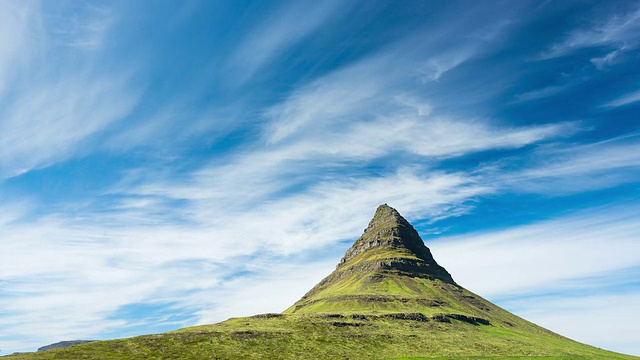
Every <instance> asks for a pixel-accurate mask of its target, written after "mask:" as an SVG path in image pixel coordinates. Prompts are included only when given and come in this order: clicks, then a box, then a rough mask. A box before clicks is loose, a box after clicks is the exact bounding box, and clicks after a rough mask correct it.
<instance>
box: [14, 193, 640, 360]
mask: <svg viewBox="0 0 640 360" xmlns="http://www.w3.org/2000/svg"><path fill="white" fill-rule="evenodd" d="M532 358H535V359H565V360H569V359H576V360H577V359H583V360H585V359H594V360H595V359H598V360H600V359H612V360H615V359H620V360H622V359H629V360H630V359H640V358H638V357H633V356H627V355H621V354H616V353H612V352H608V351H604V350H601V349H597V348H594V347H591V346H588V345H584V344H580V343H578V342H575V341H572V340H570V339H567V338H564V337H562V336H560V335H557V334H554V333H552V332H550V331H548V330H546V329H544V328H541V327H539V326H537V325H535V324H532V323H530V322H528V321H526V320H524V319H522V318H520V317H518V316H516V315H514V314H511V313H509V312H508V311H506V310H503V309H501V308H500V307H498V306H496V305H494V304H492V303H490V302H489V301H487V300H485V299H483V298H482V297H480V296H478V295H476V294H473V293H471V292H470V291H468V290H466V289H464V288H463V287H461V286H460V285H458V284H456V283H455V281H454V280H453V278H452V277H451V275H450V274H449V273H448V272H447V271H446V270H445V269H444V268H443V267H441V266H440V265H438V264H437V262H436V261H435V260H434V259H433V257H432V256H431V252H430V251H429V249H428V248H427V247H426V246H425V245H424V243H423V242H422V239H420V236H419V235H418V233H417V232H416V231H415V229H414V228H413V227H412V226H411V225H410V224H409V223H408V222H407V221H406V220H405V219H404V218H403V217H402V216H400V214H398V212H397V211H396V210H395V209H393V208H391V207H389V206H386V205H382V206H380V207H379V208H378V210H377V211H376V214H375V216H374V218H373V220H372V221H371V223H370V224H369V227H367V229H366V230H365V233H364V234H363V235H362V237H360V238H359V239H358V240H357V241H356V242H355V243H354V244H353V246H352V247H351V248H350V249H349V250H348V251H347V253H346V254H345V256H344V258H343V259H342V260H341V261H340V263H339V264H338V266H337V267H336V270H335V271H334V272H333V273H331V274H330V275H329V276H327V277H326V278H325V279H323V280H322V281H321V282H320V283H319V284H318V285H316V286H315V287H314V288H313V289H311V290H310V291H309V292H308V293H307V294H305V295H304V296H303V297H302V299H300V300H299V301H298V302H296V303H295V304H294V305H293V306H291V307H290V308H289V309H287V310H286V311H285V312H284V313H283V314H264V315H256V316H252V317H246V318H234V319H229V320H227V321H224V322H222V323H219V324H214V325H205V326H197V327H191V328H186V329H182V330H178V331H174V332H170V333H165V334H157V335H147V336H139V337H135V338H130V339H121V340H112V341H101V342H92V343H87V344H82V345H76V346H72V347H69V348H64V349H56V350H49V351H46V352H42V353H31V354H19V355H13V356H9V357H7V359H11V360H23V359H24V360H36V359H105V360H106V359H532Z"/></svg>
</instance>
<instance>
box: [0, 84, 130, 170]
mask: <svg viewBox="0 0 640 360" xmlns="http://www.w3.org/2000/svg"><path fill="white" fill-rule="evenodd" d="M15 96H16V98H15V100H14V101H13V102H12V103H11V104H10V105H9V106H7V107H5V108H4V109H2V110H0V113H1V114H2V116H3V121H2V122H1V123H0V144H1V145H2V146H1V147H0V169H1V170H0V177H2V178H7V177H12V176H15V175H19V174H22V173H24V172H27V171H30V170H32V169H34V168H38V167H42V166H47V165H50V164H51V163H54V162H56V161H60V160H62V159H67V158H69V157H70V156H71V155H72V154H74V153H75V152H76V151H78V150H79V149H80V148H81V146H82V145H83V142H84V141H86V140H87V139H88V138H89V137H90V136H92V135H95V134H96V133H98V132H100V131H101V130H104V129H105V128H107V127H108V126H109V125H111V124H113V123H114V122H117V121H121V120H122V119H123V118H124V117H125V116H126V115H127V114H128V113H129V112H130V111H131V109H132V108H133V106H135V104H136V102H137V99H138V97H139V96H140V93H139V92H136V91H133V90H132V89H130V88H129V87H128V79H127V78H126V77H106V76H100V77H94V76H86V75H80V76H76V77H72V78H66V79H59V80H54V81H50V82H44V83H39V84H34V85H32V86H30V87H29V88H25V89H20V90H17V94H15Z"/></svg>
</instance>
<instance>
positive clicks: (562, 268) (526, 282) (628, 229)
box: [429, 207, 640, 298]
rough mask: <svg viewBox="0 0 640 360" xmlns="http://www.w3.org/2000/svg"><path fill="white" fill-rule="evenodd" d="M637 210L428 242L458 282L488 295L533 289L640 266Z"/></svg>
mask: <svg viewBox="0 0 640 360" xmlns="http://www.w3.org/2000/svg"><path fill="white" fill-rule="evenodd" d="M638 215H639V212H638V209H637V208H633V207H630V208H625V207H619V208H612V209H606V208H605V209H600V210H591V211H588V212H587V211H585V212H584V213H578V214H574V215H571V216H566V217H562V218H558V219H553V220H547V221H541V222H538V223H533V224H529V225H522V226H518V227H513V228H509V229H504V230H496V231H490V232H484V233H475V234H474V233H471V234H467V235H462V236H458V237H447V238H440V239H438V241H437V242H435V243H431V244H429V245H430V247H432V248H433V249H434V252H436V253H437V254H438V255H437V257H438V259H439V260H438V261H440V262H441V263H442V265H443V266H445V267H446V268H447V269H448V270H449V271H450V272H451V273H453V274H456V275H455V279H456V282H458V283H459V284H461V285H462V286H465V287H467V288H469V289H470V290H472V291H476V292H477V293H479V294H483V296H486V297H489V298H500V297H507V296H513V295H516V294H531V293H535V292H544V291H550V290H554V289H556V288H557V287H558V286H566V285H565V284H566V283H567V282H569V281H572V280H579V279H581V278H584V277H589V276H597V275H599V274H603V273H610V272H613V271H616V270H622V269H626V268H630V267H634V266H640V260H639V259H638V257H637V255H636V254H638V253H639V252H640V243H638V241H636V239H637V238H638V236H640V223H638V221H636V220H637V218H638ZM505 269H511V270H509V271H505ZM496 279H499V281H496Z"/></svg>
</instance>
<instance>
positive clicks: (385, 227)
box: [338, 204, 435, 267]
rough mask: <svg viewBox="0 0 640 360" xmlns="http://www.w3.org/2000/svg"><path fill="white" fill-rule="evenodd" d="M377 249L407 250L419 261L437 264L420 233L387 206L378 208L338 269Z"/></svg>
mask: <svg viewBox="0 0 640 360" xmlns="http://www.w3.org/2000/svg"><path fill="white" fill-rule="evenodd" d="M376 247H387V248H391V249H396V250H406V251H408V252H409V254H410V255H413V256H415V257H417V258H418V259H422V260H425V261H429V262H433V263H435V260H433V257H432V256H431V252H430V251H429V249H428V248H427V247H426V246H425V245H424V242H423V241H422V239H421V238H420V235H418V232H417V231H416V230H415V229H414V228H413V226H411V224H410V223H409V222H408V221H407V220H406V219H405V218H404V217H402V215H400V213H399V212H398V211H397V210H396V209H394V208H392V207H391V206H389V205H387V204H383V205H380V206H378V208H377V209H376V213H375V215H374V216H373V219H371V221H370V222H369V226H367V228H366V229H365V230H364V234H362V236H361V237H360V238H359V239H358V240H356V242H355V243H354V244H353V246H351V248H350V249H349V250H348V251H347V252H346V253H345V255H344V257H343V258H342V260H340V263H339V264H338V267H340V266H343V265H345V264H346V263H348V261H349V260H351V259H353V258H354V257H356V256H357V255H359V254H361V253H363V252H365V251H367V250H369V249H372V248H376Z"/></svg>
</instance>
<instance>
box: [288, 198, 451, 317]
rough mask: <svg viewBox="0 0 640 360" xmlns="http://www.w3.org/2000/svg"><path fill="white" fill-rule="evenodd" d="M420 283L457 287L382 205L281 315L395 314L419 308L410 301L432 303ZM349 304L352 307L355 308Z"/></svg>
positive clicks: (412, 232)
mask: <svg viewBox="0 0 640 360" xmlns="http://www.w3.org/2000/svg"><path fill="white" fill-rule="evenodd" d="M425 282H426V283H429V284H431V283H432V282H437V283H439V284H442V286H447V287H449V286H450V287H452V288H457V286H458V285H457V284H456V283H455V282H454V281H453V278H452V277H451V275H450V274H449V273H448V272H447V270H445V269H444V268H443V267H442V266H440V265H438V263H437V262H436V261H435V260H434V258H433V256H432V255H431V251H430V250H429V248H427V247H426V246H425V245H424V242H423V241H422V239H421V238H420V235H419V234H418V232H417V231H416V230H415V229H414V228H413V226H412V225H411V224H410V223H409V222H408V221H407V220H406V219H405V218H404V217H402V215H400V213H399V212H398V211H397V210H396V209H394V208H392V207H391V206H389V205H387V204H383V205H380V206H379V207H378V208H377V210H376V213H375V215H374V216H373V219H371V221H370V222H369V226H367V228H366V229H365V230H364V233H363V234H362V236H360V238H358V239H357V240H356V241H355V242H354V243H353V245H352V246H351V248H349V250H347V252H346V253H345V255H344V257H343V258H342V260H340V262H339V263H338V265H337V266H336V270H335V271H334V272H333V273H331V274H330V275H329V276H327V277H326V278H324V279H323V280H322V281H320V283H318V284H317V285H316V286H314V287H313V288H312V289H311V290H310V291H309V292H307V294H305V295H304V296H303V297H302V299H300V301H298V302H297V303H296V304H294V306H293V307H291V308H290V309H289V310H287V311H289V312H292V313H293V312H315V311H322V310H326V309H332V310H344V309H347V308H351V309H353V310H357V311H368V310H372V309H378V310H380V309H386V311H395V310H400V309H409V308H412V306H419V307H420V306H423V305H420V304H417V303H415V302H416V301H418V300H416V299H422V300H420V301H423V300H424V301H423V302H425V303H430V302H431V301H435V300H434V299H427V298H423V296H422V295H424V294H423V293H422V292H423V290H419V287H420V286H415V285H416V284H424V283H425ZM429 286H431V285H429ZM371 299H376V300H371ZM407 299H411V300H410V301H409V300H407ZM425 299H426V300H425ZM437 301H440V300H437ZM354 302H356V303H357V305H356V306H355V307H354V304H353V303H354ZM378 310H376V311H378Z"/></svg>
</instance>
